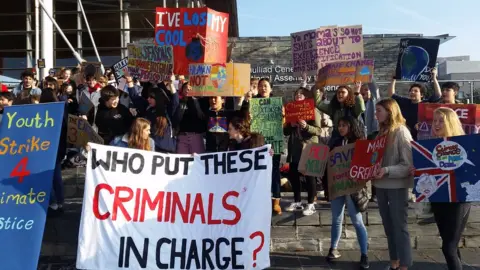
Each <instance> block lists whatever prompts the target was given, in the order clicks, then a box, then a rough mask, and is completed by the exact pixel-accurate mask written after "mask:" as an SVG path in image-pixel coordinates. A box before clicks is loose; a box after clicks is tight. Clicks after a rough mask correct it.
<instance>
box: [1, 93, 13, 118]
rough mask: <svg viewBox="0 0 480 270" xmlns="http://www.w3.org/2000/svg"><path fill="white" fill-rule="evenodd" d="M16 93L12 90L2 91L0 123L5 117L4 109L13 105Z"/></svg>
mask: <svg viewBox="0 0 480 270" xmlns="http://www.w3.org/2000/svg"><path fill="white" fill-rule="evenodd" d="M14 98H15V97H14V95H13V93H11V92H0V123H1V122H2V118H3V109H4V108H5V107H8V106H12V104H13V99H14Z"/></svg>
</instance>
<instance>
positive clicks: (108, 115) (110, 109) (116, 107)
mask: <svg viewBox="0 0 480 270" xmlns="http://www.w3.org/2000/svg"><path fill="white" fill-rule="evenodd" d="M118 91H119V90H118V89H116V88H115V87H114V86H111V85H107V86H106V87H104V88H103V89H102V90H101V91H100V95H101V99H100V104H99V105H98V111H97V115H96V117H95V125H96V126H97V127H98V135H100V137H102V138H103V143H104V144H105V145H110V142H111V141H112V140H113V139H114V138H115V137H116V136H120V135H124V134H125V133H127V132H128V131H129V129H130V126H131V124H132V122H133V116H132V114H131V112H130V111H129V110H128V108H127V107H125V106H123V105H122V104H119V92H118Z"/></svg>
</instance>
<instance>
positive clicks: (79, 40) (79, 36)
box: [77, 2, 83, 55]
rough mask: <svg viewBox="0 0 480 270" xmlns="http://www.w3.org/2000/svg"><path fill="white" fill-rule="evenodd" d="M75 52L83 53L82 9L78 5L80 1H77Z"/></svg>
mask: <svg viewBox="0 0 480 270" xmlns="http://www.w3.org/2000/svg"><path fill="white" fill-rule="evenodd" d="M77 12H78V14H77V52H78V53H79V54H80V55H83V52H82V48H83V40H82V33H83V32H82V14H81V12H82V10H81V7H80V2H77Z"/></svg>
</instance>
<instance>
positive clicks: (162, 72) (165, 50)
mask: <svg viewBox="0 0 480 270" xmlns="http://www.w3.org/2000/svg"><path fill="white" fill-rule="evenodd" d="M127 48H128V73H129V74H130V76H133V77H136V78H138V79H139V80H140V81H145V82H149V81H154V82H157V81H159V80H163V79H164V78H165V76H167V75H168V74H170V73H171V72H172V70H173V62H174V56H173V47H172V46H166V45H165V46H157V45H155V44H141V43H132V44H128V45H127Z"/></svg>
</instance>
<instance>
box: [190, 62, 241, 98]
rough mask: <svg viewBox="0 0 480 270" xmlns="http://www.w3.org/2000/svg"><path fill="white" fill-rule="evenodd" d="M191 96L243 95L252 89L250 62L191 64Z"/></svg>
mask: <svg viewBox="0 0 480 270" xmlns="http://www.w3.org/2000/svg"><path fill="white" fill-rule="evenodd" d="M188 74H189V82H190V85H191V86H192V90H191V91H189V92H188V95H189V96H204V97H215V96H223V97H232V96H236V97H241V96H243V95H245V93H246V92H247V91H248V90H250V64H239V63H227V64H190V66H189V72H188Z"/></svg>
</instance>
